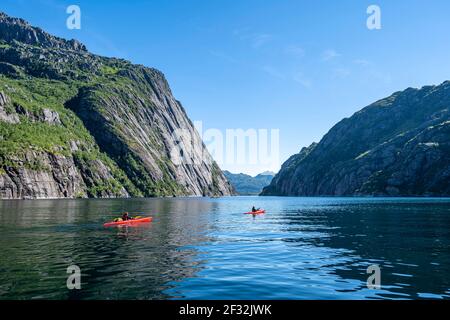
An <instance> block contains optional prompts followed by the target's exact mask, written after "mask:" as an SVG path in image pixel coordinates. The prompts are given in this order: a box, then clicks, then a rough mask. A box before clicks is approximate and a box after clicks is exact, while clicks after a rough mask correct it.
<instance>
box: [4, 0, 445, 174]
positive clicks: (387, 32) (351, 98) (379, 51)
mask: <svg viewBox="0 0 450 320" xmlns="http://www.w3.org/2000/svg"><path fill="white" fill-rule="evenodd" d="M372 4H375V5H378V6H379V8H380V9H381V29H378V30H369V29H368V28H367V25H366V21H367V19H368V17H369V14H368V13H367V8H368V7H369V6H370V5H372ZM69 5H78V6H79V7H80V9H81V29H80V30H69V29H68V28H67V27H66V20H67V18H68V16H69V15H68V14H67V13H66V8H67V7H68V6H69ZM0 10H1V11H4V12H6V13H7V14H9V15H11V16H16V17H21V18H24V19H25V20H27V21H29V22H30V23H31V24H32V25H36V26H39V27H41V28H43V29H44V30H46V31H47V32H49V33H51V34H54V35H57V36H60V37H64V38H69V39H71V38H75V39H78V40H80V41H81V42H83V43H84V44H85V45H86V46H87V47H88V49H89V51H91V52H93V53H96V54H100V55H104V56H111V57H120V58H124V59H127V60H130V61H132V62H133V63H138V64H143V65H146V66H149V67H155V68H157V69H159V70H161V71H162V72H163V73H164V74H165V76H166V77H167V79H168V81H169V83H170V86H171V88H172V92H173V93H174V95H175V97H176V98H177V99H178V100H180V101H181V102H182V104H183V106H184V107H185V109H186V111H187V113H188V115H189V117H190V118H191V119H192V120H193V121H201V122H202V127H203V130H208V129H219V130H220V131H221V132H223V133H224V135H225V132H226V130H227V129H243V130H248V129H262V130H268V132H269V137H270V133H271V132H272V131H271V130H272V129H278V130H279V157H278V158H279V159H278V161H272V162H271V163H257V164H254V163H249V162H248V163H242V164H240V163H236V161H234V162H233V161H228V162H226V161H225V163H223V162H221V161H220V159H219V164H220V165H221V167H222V168H223V169H228V170H230V171H232V172H245V173H248V174H252V175H256V174H257V173H259V172H262V171H265V170H273V171H277V170H278V169H279V167H280V165H281V163H282V162H283V161H285V160H286V159H287V158H288V157H289V156H291V155H293V154H295V153H298V152H299V151H300V149H301V148H302V147H305V146H309V145H310V144H311V143H312V142H318V141H320V139H321V138H322V137H323V135H324V134H326V133H327V131H328V130H329V129H330V128H331V127H332V126H333V125H335V124H336V123H337V122H339V121H340V120H342V119H343V118H345V117H349V116H351V115H352V114H353V113H354V112H356V111H358V110H360V109H361V108H363V107H365V106H367V105H369V104H371V103H372V102H375V101H376V100H378V99H381V98H384V97H387V96H389V95H390V94H392V93H393V92H396V91H399V90H404V89H406V88H408V87H422V86H424V85H429V84H439V83H441V82H443V81H445V80H448V79H450V63H449V58H450V32H449V31H448V30H450V19H449V16H450V1H447V0H428V1H425V0H409V1H407V0H396V1H392V0H387V1H376V0H372V1H365V0H340V1H331V0H328V1H325V0H317V1H306V0H305V1H302V0H265V1H263V0H211V1H205V0H166V1H144V0H133V1H116V0H96V1H92V0H79V1H76V0H72V1H58V0H2V1H1V3H0ZM258 138H259V139H260V140H264V139H263V138H262V137H260V136H258ZM275 149H276V148H275ZM276 158H277V157H275V159H276Z"/></svg>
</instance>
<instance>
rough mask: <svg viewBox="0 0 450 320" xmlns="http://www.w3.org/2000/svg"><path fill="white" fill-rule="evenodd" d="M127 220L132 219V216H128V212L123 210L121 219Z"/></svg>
mask: <svg viewBox="0 0 450 320" xmlns="http://www.w3.org/2000/svg"><path fill="white" fill-rule="evenodd" d="M127 220H133V218H131V217H130V215H129V214H128V212H124V214H123V215H122V221H127Z"/></svg>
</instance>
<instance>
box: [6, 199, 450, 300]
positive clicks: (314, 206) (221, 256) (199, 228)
mask: <svg viewBox="0 0 450 320" xmlns="http://www.w3.org/2000/svg"><path fill="white" fill-rule="evenodd" d="M252 205H255V206H258V207H264V208H266V209H267V214H266V215H264V216H257V217H252V216H248V215H244V214H242V213H243V212H245V211H248V209H249V208H251V206H252ZM122 210H127V211H129V212H137V213H145V214H149V215H151V216H152V217H153V218H154V221H153V222H152V223H150V224H146V225H141V226H139V227H122V228H103V226H102V224H103V222H105V221H107V220H110V219H111V218H112V217H114V216H117V215H118V214H119V213H120V212H121V211H122ZM0 241H1V243H2V252H1V255H0V299H185V298H186V299H367V298H368V299H419V298H435V299H449V298H450V199H384V198H376V199H367V198H362V199H361V198H357V199H355V198H276V197H268V198H265V197H264V198H258V197H236V198H223V199H196V198H179V199H178V198H177V199H132V200H40V201H0ZM72 264H76V265H78V266H79V267H80V268H81V271H82V289H81V290H72V291H69V290H67V288H66V279H67V276H68V275H67V274H66V270H67V267H68V266H69V265H72ZM372 264H378V265H379V266H380V267H381V285H382V287H381V289H380V290H370V289H368V288H367V286H366V281H367V277H368V274H367V273H366V270H367V267H368V266H369V265H372Z"/></svg>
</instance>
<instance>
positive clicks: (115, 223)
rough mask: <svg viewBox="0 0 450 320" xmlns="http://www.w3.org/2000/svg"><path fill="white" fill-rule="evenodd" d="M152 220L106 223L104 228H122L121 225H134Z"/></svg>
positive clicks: (140, 219)
mask: <svg viewBox="0 0 450 320" xmlns="http://www.w3.org/2000/svg"><path fill="white" fill-rule="evenodd" d="M152 220H153V218H139V219H131V220H126V221H116V222H108V223H105V224H104V225H103V226H104V227H114V226H123V225H127V226H129V225H134V224H139V223H146V222H152Z"/></svg>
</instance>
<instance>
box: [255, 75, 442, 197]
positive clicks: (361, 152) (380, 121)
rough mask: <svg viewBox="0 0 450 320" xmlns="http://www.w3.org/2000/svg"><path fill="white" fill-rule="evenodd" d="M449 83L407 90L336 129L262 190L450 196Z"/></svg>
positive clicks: (273, 192)
mask: <svg viewBox="0 0 450 320" xmlns="http://www.w3.org/2000/svg"><path fill="white" fill-rule="evenodd" d="M449 110H450V82H445V83H443V84H441V85H439V86H427V87H423V88H421V89H411V88H410V89H407V90H405V91H403V92H397V93H394V94H393V95H392V96H390V97H388V98H386V99H383V100H380V101H378V102H375V103H374V104H372V105H370V106H368V107H366V108H364V109H362V110H361V111H359V112H357V113H356V114H354V115H353V116H352V117H350V118H348V119H344V120H342V121H341V122H339V123H338V124H337V125H336V126H334V127H333V128H332V129H331V130H330V131H329V132H328V133H327V134H326V135H325V136H324V137H323V139H322V140H321V141H320V143H318V144H313V145H311V146H310V147H309V148H304V149H303V150H302V151H301V152H300V153H299V154H297V155H294V156H292V157H291V158H290V159H289V160H288V161H286V163H285V164H284V165H283V167H282V169H281V171H280V172H279V173H278V174H277V175H276V176H275V178H274V179H273V181H272V183H271V185H270V186H268V187H267V188H265V189H264V190H263V193H262V194H263V195H286V196H322V195H330V196H343V195H376V196H448V195H450V111H449Z"/></svg>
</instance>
